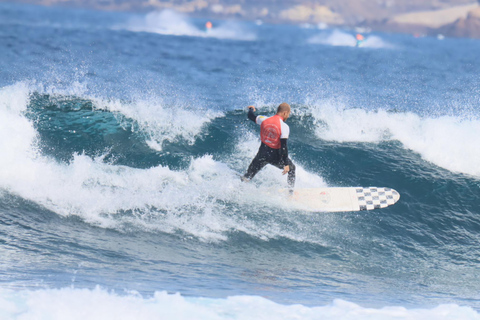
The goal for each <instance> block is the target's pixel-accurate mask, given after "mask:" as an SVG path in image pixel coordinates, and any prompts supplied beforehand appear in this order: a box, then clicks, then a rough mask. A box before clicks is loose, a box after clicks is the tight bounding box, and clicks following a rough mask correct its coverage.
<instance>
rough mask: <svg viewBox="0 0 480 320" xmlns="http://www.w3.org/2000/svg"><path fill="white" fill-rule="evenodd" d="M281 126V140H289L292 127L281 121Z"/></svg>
mask: <svg viewBox="0 0 480 320" xmlns="http://www.w3.org/2000/svg"><path fill="white" fill-rule="evenodd" d="M280 125H281V126H282V134H281V135H280V139H288V136H289V135H290V127H289V126H288V124H286V123H285V122H283V121H281V123H280Z"/></svg>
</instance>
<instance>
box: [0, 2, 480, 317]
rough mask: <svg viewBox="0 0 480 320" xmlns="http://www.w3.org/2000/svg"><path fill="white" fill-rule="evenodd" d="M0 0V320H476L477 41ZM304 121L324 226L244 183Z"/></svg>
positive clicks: (293, 152)
mask: <svg viewBox="0 0 480 320" xmlns="http://www.w3.org/2000/svg"><path fill="white" fill-rule="evenodd" d="M205 23H206V20H202V19H193V18H191V17H188V16H187V15H184V14H180V13H177V12H174V11H171V10H165V11H155V12H149V13H145V14H135V13H118V12H117V13H111V12H95V11H88V10H80V9H66V8H53V7H52V8H49V7H40V6H29V5H21V4H9V3H2V4H0V48H1V49H0V58H1V59H0V256H1V257H2V259H1V263H0V319H39V318H40V319H139V318H144V319H156V318H162V319H192V318H195V319H252V318H253V319H334V318H335V319H338V318H340V319H480V315H479V313H478V310H479V307H480V303H479V295H478V287H479V285H480V279H479V277H478V272H477V270H478V266H479V265H478V264H479V258H478V257H479V255H480V251H479V249H478V248H479V246H478V243H479V241H480V237H479V236H478V234H479V230H480V218H479V216H478V213H479V209H478V208H480V197H479V191H480V183H479V181H480V169H479V166H478V159H479V157H480V151H479V148H478V146H479V145H480V115H479V111H478V110H479V109H478V103H479V100H480V99H479V98H480V95H479V90H478V88H479V85H480V83H479V80H478V77H477V75H478V73H479V72H480V65H479V64H478V61H477V57H476V52H478V49H480V43H479V42H478V41H477V40H471V39H448V38H447V39H444V40H438V39H437V38H428V37H426V38H414V37H412V36H409V35H392V34H383V33H373V34H365V35H364V36H365V39H366V40H365V42H364V45H363V46H362V47H360V48H357V47H356V46H355V32H354V31H351V30H339V29H328V28H327V29H325V28H323V27H322V29H316V28H308V29H306V28H301V27H297V26H285V25H269V24H255V23H250V22H241V21H213V22H212V23H213V28H212V29H211V30H207V29H206V28H205ZM283 101H286V102H288V103H290V104H291V106H292V108H293V112H292V115H291V118H290V119H288V122H287V123H288V124H289V126H290V132H291V135H290V139H289V151H290V156H291V158H292V160H293V162H294V163H295V165H296V167H297V187H299V188H313V187H329V186H330V187H339V186H341V187H345V186H385V187H391V188H394V189H396V190H397V191H398V192H400V194H401V200H400V201H399V202H398V203H397V204H395V205H394V206H392V207H389V208H385V209H382V210H375V211H372V212H368V213H366V212H358V213H348V212H346V213H311V212H305V211H303V210H302V208H300V207H295V206H294V205H292V204H291V203H289V202H288V201H286V199H284V198H282V196H281V195H277V194H275V193H273V194H272V192H271V190H274V189H275V188H278V187H279V186H280V187H284V186H286V178H285V176H282V175H281V172H280V171H279V170H278V169H276V168H273V167H266V168H265V169H263V170H262V171H261V172H260V173H259V174H258V175H257V176H256V177H255V179H253V181H252V182H251V183H247V184H246V183H242V182H241V181H240V179H239V175H240V174H242V173H243V172H245V170H246V168H247V167H248V164H249V163H250V161H251V159H252V158H253V157H254V156H255V154H256V152H257V150H258V146H259V128H258V127H257V126H256V125H255V124H253V123H252V122H251V121H249V120H248V119H247V117H246V107H247V106H248V105H252V104H253V105H255V106H257V109H258V114H264V115H271V114H273V113H274V110H275V108H276V106H277V105H278V104H279V103H281V102H283Z"/></svg>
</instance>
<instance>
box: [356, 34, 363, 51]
mask: <svg viewBox="0 0 480 320" xmlns="http://www.w3.org/2000/svg"><path fill="white" fill-rule="evenodd" d="M355 39H356V40H357V43H356V45H355V47H357V48H358V47H361V46H362V45H363V42H364V41H365V37H364V36H363V35H361V34H360V33H357V35H356V36H355Z"/></svg>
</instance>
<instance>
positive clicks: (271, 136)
mask: <svg viewBox="0 0 480 320" xmlns="http://www.w3.org/2000/svg"><path fill="white" fill-rule="evenodd" d="M255 122H256V123H257V124H259V125H260V140H262V142H263V143H265V144H266V145H267V146H269V147H270V148H272V149H280V139H288V135H289V134H290V128H289V127H288V125H287V124H286V123H285V122H283V119H282V117H280V116H279V115H274V116H273V117H270V118H267V117H265V116H258V117H257V119H256V121H255Z"/></svg>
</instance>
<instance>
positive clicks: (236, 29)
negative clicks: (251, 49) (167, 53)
mask: <svg viewBox="0 0 480 320" xmlns="http://www.w3.org/2000/svg"><path fill="white" fill-rule="evenodd" d="M117 28H118V29H127V30H130V31H134V32H150V33H158V34H165V35H175V36H192V37H205V38H218V39H233V40H247V41H252V40H255V39H256V35H255V33H253V32H252V31H250V30H246V29H245V28H244V27H242V26H241V25H240V24H238V23H235V22H232V21H227V22H222V23H219V24H218V25H217V24H214V25H213V27H212V28H211V29H208V30H204V29H203V28H199V27H197V26H196V25H195V24H193V23H192V22H191V21H190V20H189V18H188V16H186V15H185V14H181V13H178V12H176V11H173V10H170V9H165V10H162V11H155V12H150V13H148V14H147V15H145V16H143V17H137V18H132V19H131V20H130V21H129V22H128V23H127V24H126V25H125V26H117Z"/></svg>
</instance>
